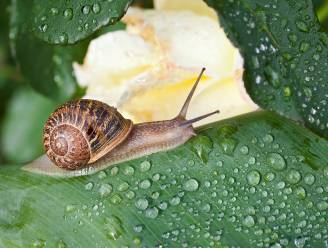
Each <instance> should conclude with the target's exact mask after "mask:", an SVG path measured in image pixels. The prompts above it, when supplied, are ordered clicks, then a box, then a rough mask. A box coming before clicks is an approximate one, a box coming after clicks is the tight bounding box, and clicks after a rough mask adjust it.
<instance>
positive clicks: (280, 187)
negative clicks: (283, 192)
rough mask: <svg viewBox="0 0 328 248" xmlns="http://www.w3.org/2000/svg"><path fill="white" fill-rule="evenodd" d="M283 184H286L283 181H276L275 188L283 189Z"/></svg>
mask: <svg viewBox="0 0 328 248" xmlns="http://www.w3.org/2000/svg"><path fill="white" fill-rule="evenodd" d="M285 185H286V184H285V182H283V181H280V182H278V183H277V188H278V189H283V188H285Z"/></svg>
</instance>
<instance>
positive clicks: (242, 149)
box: [239, 146, 249, 155]
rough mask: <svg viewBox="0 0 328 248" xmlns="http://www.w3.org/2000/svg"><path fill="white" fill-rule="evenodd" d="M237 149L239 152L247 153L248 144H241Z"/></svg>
mask: <svg viewBox="0 0 328 248" xmlns="http://www.w3.org/2000/svg"><path fill="white" fill-rule="evenodd" d="M239 151H240V152H241V154H244V155H247V154H248V151H249V149H248V146H241V147H240V148H239Z"/></svg>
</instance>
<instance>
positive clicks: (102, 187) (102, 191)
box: [99, 183, 113, 197]
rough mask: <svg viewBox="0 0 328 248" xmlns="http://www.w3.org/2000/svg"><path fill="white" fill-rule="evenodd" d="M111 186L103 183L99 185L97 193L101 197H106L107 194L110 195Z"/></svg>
mask: <svg viewBox="0 0 328 248" xmlns="http://www.w3.org/2000/svg"><path fill="white" fill-rule="evenodd" d="M112 189H113V187H112V186H111V185H110V184H108V183H103V184H101V185H100V188H99V194H100V196H101V197H106V196H108V195H110V193H111V192H112Z"/></svg>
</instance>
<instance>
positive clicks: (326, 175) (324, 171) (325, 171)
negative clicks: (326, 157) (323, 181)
mask: <svg viewBox="0 0 328 248" xmlns="http://www.w3.org/2000/svg"><path fill="white" fill-rule="evenodd" d="M323 175H324V176H325V177H328V167H327V166H326V167H325V168H324V169H323Z"/></svg>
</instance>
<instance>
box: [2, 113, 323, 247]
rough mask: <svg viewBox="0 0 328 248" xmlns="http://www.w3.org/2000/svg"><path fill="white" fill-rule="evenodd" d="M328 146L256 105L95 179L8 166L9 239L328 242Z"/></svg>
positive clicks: (84, 243)
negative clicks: (187, 139)
mask: <svg viewBox="0 0 328 248" xmlns="http://www.w3.org/2000/svg"><path fill="white" fill-rule="evenodd" d="M222 137H224V140H223V141H222V139H221V138H222ZM229 140H233V142H228V141H229ZM222 142H224V145H223V144H222ZM195 146H196V147H195ZM202 146H204V147H203V148H202ZM227 146H230V147H229V149H226V148H227ZM327 149H328V142H327V141H326V140H324V139H322V138H319V137H318V136H316V135H314V134H313V133H311V132H310V131H308V130H306V129H304V128H302V127H300V126H298V125H296V124H295V123H293V122H291V121H289V120H287V119H285V118H283V117H280V116H277V115H275V114H273V113H270V112H256V113H251V114H247V115H244V116H240V117H235V118H232V119H229V120H224V121H221V122H218V123H214V124H211V125H209V126H207V128H203V130H202V131H198V136H197V137H195V138H194V139H192V140H191V141H190V142H187V143H186V144H185V145H183V146H181V147H179V148H177V149H174V150H171V151H167V152H159V153H156V154H153V155H151V156H148V157H143V158H140V159H137V160H133V161H129V162H125V163H122V164H120V165H118V166H117V167H115V166H113V167H111V168H108V169H107V170H104V171H101V172H100V173H98V174H94V175H91V176H84V177H78V178H69V179H55V178H51V177H45V176H40V175H35V174H31V173H27V172H24V171H22V170H20V167H18V166H3V167H0V199H1V211H0V232H1V236H0V246H2V247H15V245H16V246H17V247H76V246H79V247H126V246H127V247H139V246H140V247H194V246H195V247H252V248H253V247H256V246H257V245H261V246H262V247H324V246H325V242H326V240H327V239H328V230H327V228H328V227H327V218H328V188H327V185H328V184H327V182H328V157H327V156H326V155H327ZM202 153H206V154H203V155H206V158H207V159H206V160H203V159H202V158H203V157H204V156H203V155H202Z"/></svg>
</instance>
